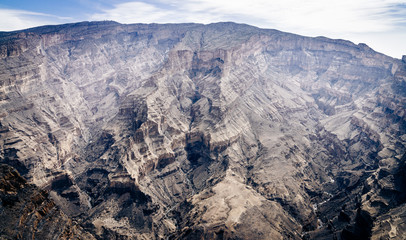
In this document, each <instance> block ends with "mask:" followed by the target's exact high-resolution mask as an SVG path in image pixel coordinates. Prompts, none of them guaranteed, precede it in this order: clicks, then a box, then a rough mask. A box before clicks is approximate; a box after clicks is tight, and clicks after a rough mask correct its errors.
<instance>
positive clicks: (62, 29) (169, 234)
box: [0, 22, 406, 239]
mask: <svg viewBox="0 0 406 240" xmlns="http://www.w3.org/2000/svg"><path fill="white" fill-rule="evenodd" d="M0 62H1V63H0V87H1V91H0V150H1V152H0V161H1V162H2V163H5V164H7V165H10V166H13V167H14V168H15V169H17V170H18V171H19V172H20V174H21V175H22V176H23V177H24V178H26V179H27V180H28V182H29V183H32V184H35V185H37V186H38V187H39V188H41V189H43V190H45V191H46V192H47V194H48V195H49V198H50V199H52V200H49V201H51V202H52V203H55V204H56V206H57V207H58V209H60V210H61V211H62V212H63V214H65V215H64V219H65V218H66V219H68V218H69V219H74V221H75V224H77V225H75V226H76V228H77V229H80V231H79V230H78V231H76V232H72V231H71V232H72V234H71V235H70V236H71V237H73V236H74V234H75V233H76V234H77V236H78V237H80V236H82V238H83V236H92V237H93V236H94V237H95V238H96V239H164V238H165V239H166V238H170V239H201V238H203V239H368V238H372V239H380V238H381V237H383V238H386V237H388V238H393V239H401V238H402V236H404V235H405V234H406V227H405V225H404V222H405V214H404V213H405V211H406V210H405V209H406V205H405V201H406V191H405V189H406V182H405V181H406V180H405V173H406V172H405V171H406V170H405V169H406V168H405V158H406V157H405V149H406V148H405V144H406V122H405V121H406V63H405V62H404V61H403V62H402V61H401V60H399V59H393V58H390V57H387V56H385V55H382V54H380V53H377V52H375V51H373V50H372V49H370V48H369V47H368V46H366V45H364V44H359V45H355V44H353V43H351V42H348V41H344V40H331V39H327V38H323V37H318V38H308V37H302V36H298V35H294V34H289V33H284V32H280V31H276V30H264V29H258V28H255V27H251V26H247V25H239V24H234V23H216V24H210V25H199V24H173V25H156V24H151V25H144V24H134V25H122V24H118V23H115V22H84V23H77V24H67V25H59V26H45V27H39V28H34V29H28V30H24V31H19V32H7V33H6V32H3V33H0ZM30 186H31V185H30ZM0 190H1V188H0ZM44 194H45V193H44ZM48 195H47V196H48ZM47 201H48V200H47ZM4 204H5V203H4V202H2V205H1V207H2V208H5V205H4ZM58 211H59V210H58ZM45 214H46V213H45ZM390 216H392V217H390ZM1 234H3V235H4V234H6V233H4V232H2V233H1ZM27 234H28V233H27ZM84 234H87V235H84ZM27 236H28V235H27ZM30 236H31V235H30Z"/></svg>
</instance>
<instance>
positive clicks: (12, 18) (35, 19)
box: [0, 9, 68, 31]
mask: <svg viewBox="0 0 406 240" xmlns="http://www.w3.org/2000/svg"><path fill="white" fill-rule="evenodd" d="M0 16H1V18H0V31H14V30H20V29H26V28H30V27H36V26H41V25H46V24H58V23H62V22H63V21H66V20H67V19H68V18H63V17H58V16H54V15H50V14H44V13H38V12H30V11H23V10H14V9H0Z"/></svg>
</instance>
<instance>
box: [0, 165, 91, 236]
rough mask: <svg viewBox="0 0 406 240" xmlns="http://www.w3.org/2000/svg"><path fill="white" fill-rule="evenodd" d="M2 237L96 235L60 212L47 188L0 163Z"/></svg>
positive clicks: (0, 233) (0, 234)
mask: <svg viewBox="0 0 406 240" xmlns="http://www.w3.org/2000/svg"><path fill="white" fill-rule="evenodd" d="M0 200H1V205H0V226H1V229H0V238H1V239H23V238H24V239H28V238H31V239H95V238H94V237H93V236H92V235H91V234H89V233H86V232H85V231H83V229H82V228H81V227H79V226H78V225H77V224H76V223H75V222H73V221H72V220H71V219H69V218H68V217H67V216H66V215H65V214H64V213H63V212H61V211H60V210H59V209H58V207H56V206H55V203H54V202H53V201H52V200H50V199H49V198H48V193H47V192H46V191H43V190H40V189H38V188H37V187H35V186H34V185H31V184H27V182H26V180H25V179H24V178H22V177H21V176H20V174H19V173H18V172H17V171H16V170H15V169H13V168H12V167H10V166H7V165H5V164H1V165H0Z"/></svg>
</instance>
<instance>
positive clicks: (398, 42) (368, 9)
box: [0, 0, 406, 58]
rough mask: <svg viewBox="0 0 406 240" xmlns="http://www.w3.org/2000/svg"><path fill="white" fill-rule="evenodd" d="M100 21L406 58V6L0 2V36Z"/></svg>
mask: <svg viewBox="0 0 406 240" xmlns="http://www.w3.org/2000/svg"><path fill="white" fill-rule="evenodd" d="M96 20H115V21H118V22H121V23H141V22H142V23H152V22H155V23H169V22H171V23H181V22H198V23H211V22H219V21H234V22H238V23H247V24H250V25H254V26H258V27H262V28H274V29H278V30H281V31H286V32H292V33H297V34H301V35H305V36H326V37H330V38H341V39H347V40H351V41H353V42H355V43H360V42H362V43H366V44H368V45H369V46H370V47H372V48H374V49H375V50H377V51H379V52H382V53H385V54H387V55H390V56H392V57H396V58H401V56H402V55H406V0H249V1H245V0H183V1H181V0H152V1H141V0H139V1H131V0H127V1H124V0H110V1H108V0H95V1H91V0H64V1H55V0H0V31H12V30H19V29H24V28H29V27H34V26H40V25H45V24H60V23H68V22H78V21H96Z"/></svg>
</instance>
